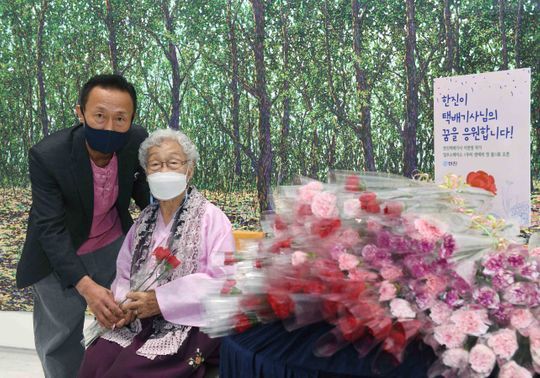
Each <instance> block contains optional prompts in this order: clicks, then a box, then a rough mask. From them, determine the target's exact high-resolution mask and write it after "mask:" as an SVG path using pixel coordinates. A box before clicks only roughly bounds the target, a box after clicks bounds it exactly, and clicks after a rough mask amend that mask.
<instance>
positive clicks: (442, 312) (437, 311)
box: [429, 301, 452, 324]
mask: <svg viewBox="0 0 540 378" xmlns="http://www.w3.org/2000/svg"><path fill="white" fill-rule="evenodd" d="M429 311H430V313H429V317H430V318H431V320H433V321H434V322H435V323H436V324H443V323H446V321H447V320H448V319H449V318H450V315H451V314H452V309H451V308H450V306H448V305H447V304H446V303H444V302H441V301H436V302H435V303H434V304H433V306H431V308H430V309H429Z"/></svg>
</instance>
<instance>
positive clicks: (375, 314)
mask: <svg viewBox="0 0 540 378" xmlns="http://www.w3.org/2000/svg"><path fill="white" fill-rule="evenodd" d="M453 181H456V180H447V183H446V184H447V185H445V187H439V186H436V185H434V184H431V183H426V182H418V181H414V180H406V179H403V178H399V177H396V176H390V175H375V174H373V175H369V174H367V175H358V174H353V173H350V172H334V173H333V174H332V177H331V180H330V183H328V184H322V183H320V182H317V181H307V182H305V183H304V185H302V186H299V187H298V186H296V187H281V188H278V191H277V193H276V194H275V195H274V198H275V204H276V214H275V215H274V216H273V217H271V218H270V219H266V220H264V221H263V222H262V223H263V224H266V225H268V226H270V227H267V228H269V229H268V233H269V237H268V238H267V239H266V240H264V241H263V242H261V243H259V244H252V245H251V246H249V247H248V248H247V250H246V251H241V252H236V253H235V254H231V255H229V256H226V257H225V261H226V263H228V264H235V265H236V268H237V269H236V275H235V276H234V277H231V278H230V279H229V280H227V281H226V283H225V285H224V287H223V289H222V294H221V295H220V296H218V297H209V298H208V299H207V303H206V306H207V309H208V313H209V314H212V316H210V317H209V327H208V328H207V329H205V331H206V332H208V333H210V334H213V335H224V334H227V333H229V332H231V331H232V330H236V331H237V332H241V331H244V330H245V329H247V328H249V327H251V326H252V325H254V324H257V323H260V322H262V323H264V322H269V321H273V320H276V319H281V320H282V321H283V322H284V325H285V327H286V328H288V329H291V330H292V329H295V328H298V327H302V326H304V325H307V324H311V323H315V322H319V321H322V320H324V321H326V322H328V323H330V324H332V325H334V328H333V329H332V330H331V331H330V332H329V333H328V334H326V335H323V336H322V337H321V338H320V339H319V340H318V341H317V343H316V348H315V350H314V353H315V354H316V355H318V356H330V355H332V354H333V353H335V352H336V351H337V350H339V349H340V348H343V347H345V346H347V345H349V344H352V345H353V346H354V347H355V348H356V350H357V351H358V353H359V355H360V356H361V357H362V356H365V355H367V354H368V353H369V352H371V351H372V350H374V349H377V350H378V351H379V355H380V357H381V358H380V360H381V361H382V360H383V359H384V361H387V360H388V358H387V357H390V359H391V360H392V361H394V363H395V364H399V363H400V362H401V361H402V360H403V358H404V351H405V348H406V346H407V345H408V343H409V342H410V341H411V340H412V339H414V338H422V339H424V340H425V342H426V343H428V344H429V345H431V346H432V347H433V348H434V350H435V352H436V353H438V355H439V356H440V357H441V358H440V360H439V361H438V362H437V363H436V364H435V365H434V367H433V368H432V370H431V373H432V374H433V375H434V376H435V375H438V374H442V375H445V376H452V374H453V375H456V376H457V375H459V376H467V375H469V376H487V375H489V374H490V373H491V372H492V371H493V369H494V368H495V363H498V366H499V369H500V372H501V375H502V374H503V373H504V374H510V373H505V372H507V371H508V372H514V371H519V369H523V372H528V373H529V375H531V374H532V373H531V372H532V371H533V370H534V369H536V370H538V355H539V354H540V351H539V350H538V344H539V342H538V340H537V336H536V334H537V333H536V332H537V331H536V330H537V328H538V321H537V320H536V319H537V318H538V307H539V306H540V303H539V295H540V287H539V284H538V274H539V267H538V261H537V258H536V257H534V256H532V257H531V254H530V253H529V252H528V250H527V248H526V247H524V246H522V245H520V244H519V243H518V241H517V240H512V239H511V235H512V233H513V232H514V231H515V228H514V227H513V226H512V225H509V224H506V223H504V222H501V221H500V220H497V219H495V218H493V217H485V216H482V215H481V213H482V209H483V206H484V205H485V204H486V203H487V202H488V201H489V200H490V197H491V196H492V195H491V194H490V193H488V192H485V191H483V190H480V189H475V188H471V187H469V186H467V185H464V184H461V183H459V180H457V182H458V185H454V183H453ZM513 314H514V317H517V318H520V319H521V318H522V322H521V323H520V327H521V328H517V326H511V327H510V326H508V324H510V325H511V317H512V315H513ZM499 318H500V320H497V319H499ZM503 318H505V319H506V320H504V321H503V320H502V319H503ZM517 318H516V319H517ZM525 319H531V320H530V322H528V323H527V321H526V320H525ZM515 322H517V320H514V323H515ZM458 325H459V326H460V327H464V328H463V329H462V328H459V329H460V330H461V331H460V332H454V330H455V329H458ZM467 325H469V328H467ZM473 325H474V326H473ZM509 327H510V328H509ZM510 332H513V334H514V339H515V344H516V345H519V347H517V346H516V348H515V350H513V351H512V350H511V348H509V347H508V346H507V345H506V344H505V345H504V348H506V349H505V352H501V348H503V347H501V346H500V345H502V344H504V343H505V342H506V340H507V339H508V338H511V336H509V335H510ZM488 350H489V351H491V353H492V355H493V359H492V360H493V363H492V364H491V363H489V362H490V361H491V360H489V361H488V360H486V358H487V357H486V354H489V353H488ZM511 352H512V353H511ZM381 365H383V363H381ZM386 365H388V364H386ZM377 368H380V366H374V369H377ZM379 370H380V369H379ZM503 376H504V375H503ZM506 376H509V375H506ZM524 376H526V375H524Z"/></svg>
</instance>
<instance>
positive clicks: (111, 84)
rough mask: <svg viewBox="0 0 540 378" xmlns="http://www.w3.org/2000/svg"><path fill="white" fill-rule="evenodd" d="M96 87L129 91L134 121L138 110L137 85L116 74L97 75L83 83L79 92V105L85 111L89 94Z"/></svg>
mask: <svg viewBox="0 0 540 378" xmlns="http://www.w3.org/2000/svg"><path fill="white" fill-rule="evenodd" d="M95 87H100V88H105V89H117V90H119V91H122V92H127V93H129V95H130V96H131V101H132V102H133V115H132V117H131V120H132V121H133V118H134V117H135V113H136V111H137V93H136V92H135V87H134V86H133V84H131V83H130V82H128V81H127V80H126V79H125V78H124V77H123V76H121V75H116V74H109V75H96V76H94V77H92V78H91V79H90V80H88V81H87V82H86V83H85V84H84V85H83V87H82V88H81V93H80V94H79V105H80V106H81V110H82V112H83V113H84V108H85V106H86V103H87V102H88V95H89V94H90V91H91V90H92V89H93V88H95Z"/></svg>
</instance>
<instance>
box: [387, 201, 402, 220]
mask: <svg viewBox="0 0 540 378" xmlns="http://www.w3.org/2000/svg"><path fill="white" fill-rule="evenodd" d="M402 211H403V204H402V203H401V202H397V201H388V202H386V203H385V204H384V209H383V213H384V214H385V215H388V216H390V217H399V216H400V215H401V212H402Z"/></svg>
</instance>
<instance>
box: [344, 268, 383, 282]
mask: <svg viewBox="0 0 540 378" xmlns="http://www.w3.org/2000/svg"><path fill="white" fill-rule="evenodd" d="M348 277H349V280H351V281H361V282H373V281H375V280H377V278H379V277H378V276H377V274H376V273H373V272H370V271H368V270H364V269H358V268H355V269H353V270H349V275H348Z"/></svg>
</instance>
